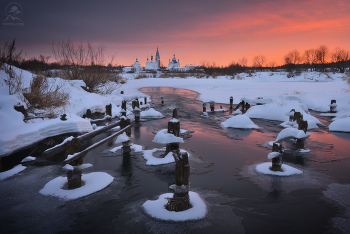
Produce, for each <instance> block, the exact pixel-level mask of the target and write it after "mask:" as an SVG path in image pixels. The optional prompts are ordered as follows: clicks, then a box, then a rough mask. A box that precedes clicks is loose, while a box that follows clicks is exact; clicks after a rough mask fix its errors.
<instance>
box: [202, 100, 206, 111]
mask: <svg viewBox="0 0 350 234" xmlns="http://www.w3.org/2000/svg"><path fill="white" fill-rule="evenodd" d="M202 107H203V113H204V112H207V103H206V102H203V104H202Z"/></svg>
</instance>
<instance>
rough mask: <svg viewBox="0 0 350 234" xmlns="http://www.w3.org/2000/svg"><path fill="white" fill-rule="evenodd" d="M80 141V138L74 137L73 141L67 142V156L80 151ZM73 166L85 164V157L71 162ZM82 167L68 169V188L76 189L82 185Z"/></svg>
mask: <svg viewBox="0 0 350 234" xmlns="http://www.w3.org/2000/svg"><path fill="white" fill-rule="evenodd" d="M79 148H80V142H79V139H78V138H76V137H74V138H73V139H72V140H71V141H68V142H67V143H66V158H67V157H68V155H73V154H75V153H78V152H79ZM69 164H70V165H71V166H78V165H81V164H83V158H82V157H80V158H78V159H76V160H74V161H72V162H71V163H69ZM81 171H82V170H81V169H78V168H74V169H73V170H67V180H68V189H75V188H79V187H80V186H81Z"/></svg>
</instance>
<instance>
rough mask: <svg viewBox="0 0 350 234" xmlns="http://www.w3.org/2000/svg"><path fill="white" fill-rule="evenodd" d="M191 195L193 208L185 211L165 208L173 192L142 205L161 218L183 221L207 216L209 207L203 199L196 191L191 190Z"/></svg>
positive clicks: (148, 212)
mask: <svg viewBox="0 0 350 234" xmlns="http://www.w3.org/2000/svg"><path fill="white" fill-rule="evenodd" d="M189 196H190V203H191V205H192V208H190V209H188V210H185V211H180V212H175V211H168V210H167V209H165V205H166V204H167V202H168V201H167V199H165V198H167V197H173V194H172V193H165V194H162V195H160V196H159V198H158V200H155V201H150V200H148V201H146V202H145V203H144V204H143V205H142V207H143V208H144V210H145V212H146V213H147V214H148V215H150V216H152V217H153V218H156V219H161V220H169V221H176V222H183V221H189V220H198V219H203V218H205V216H206V214H207V211H208V208H207V205H206V204H205V202H204V201H203V199H202V198H201V197H200V196H199V194H198V193H195V192H189Z"/></svg>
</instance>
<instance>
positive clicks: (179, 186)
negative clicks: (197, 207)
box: [166, 150, 190, 212]
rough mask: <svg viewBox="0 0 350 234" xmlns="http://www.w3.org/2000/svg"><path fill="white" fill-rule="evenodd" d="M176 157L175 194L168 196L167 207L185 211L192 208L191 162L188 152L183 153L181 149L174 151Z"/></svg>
mask: <svg viewBox="0 0 350 234" xmlns="http://www.w3.org/2000/svg"><path fill="white" fill-rule="evenodd" d="M173 157H174V159H175V185H174V187H173V189H174V195H173V197H172V198H167V199H168V203H167V205H166V209H167V210H169V211H175V212H178V211H184V210H188V209H189V208H190V197H189V194H188V192H189V189H190V164H189V161H188V154H187V153H183V154H181V153H180V151H179V150H176V151H173Z"/></svg>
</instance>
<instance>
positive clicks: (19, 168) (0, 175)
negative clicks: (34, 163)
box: [0, 165, 27, 181]
mask: <svg viewBox="0 0 350 234" xmlns="http://www.w3.org/2000/svg"><path fill="white" fill-rule="evenodd" d="M26 168H27V167H25V166H22V165H17V166H15V167H14V168H12V169H11V170H8V171H4V172H0V181H2V180H4V179H6V178H9V177H11V176H13V175H16V174H17V173H20V172H21V171H23V170H25V169H26Z"/></svg>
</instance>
